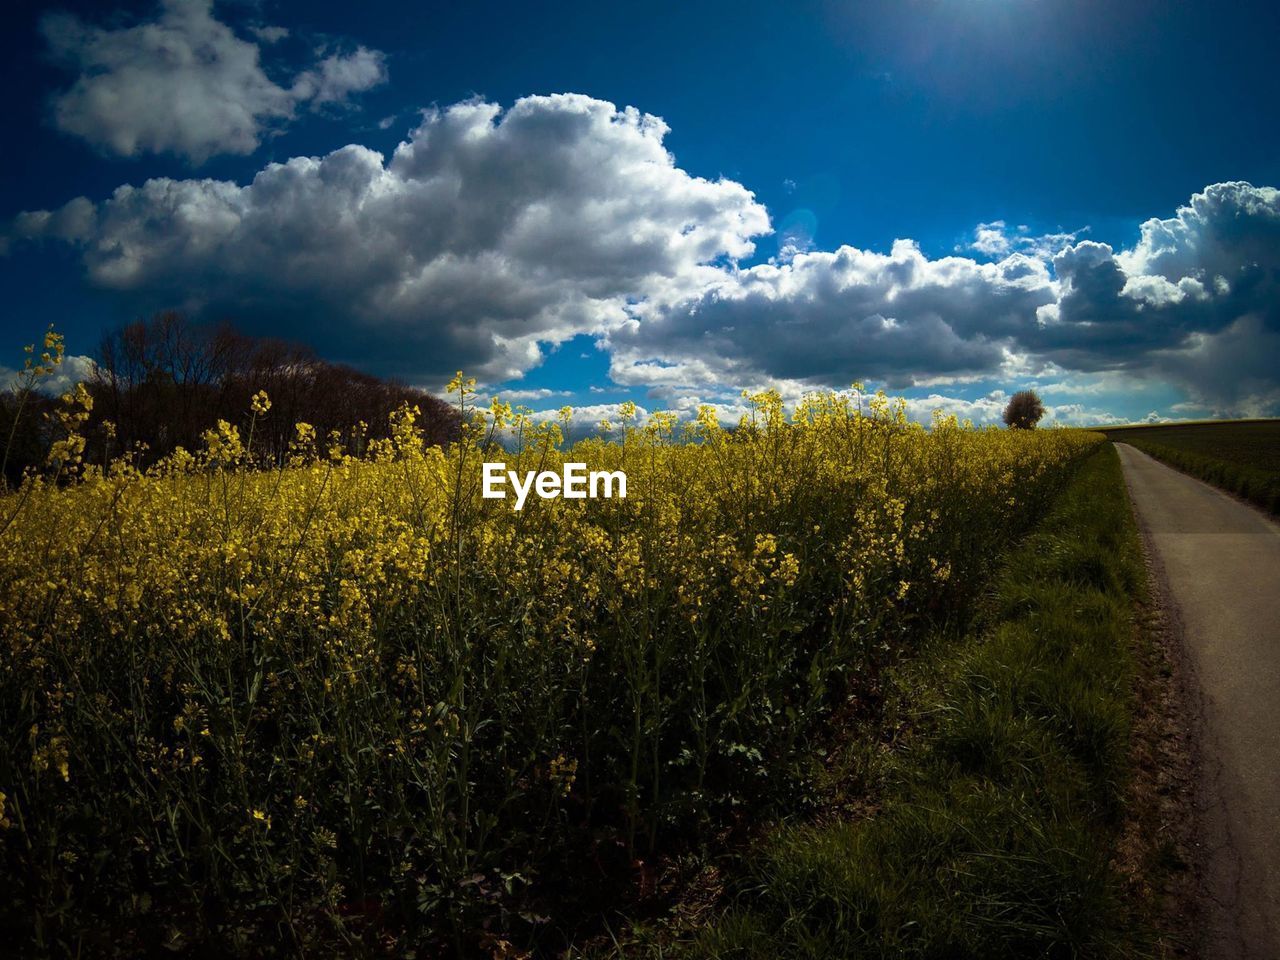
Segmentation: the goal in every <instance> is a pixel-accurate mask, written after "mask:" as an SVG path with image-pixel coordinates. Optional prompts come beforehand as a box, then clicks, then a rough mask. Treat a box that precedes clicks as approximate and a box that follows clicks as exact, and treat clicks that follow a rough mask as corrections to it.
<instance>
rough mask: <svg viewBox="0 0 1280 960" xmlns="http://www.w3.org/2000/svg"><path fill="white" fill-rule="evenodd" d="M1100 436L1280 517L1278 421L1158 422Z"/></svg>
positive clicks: (1279, 429)
mask: <svg viewBox="0 0 1280 960" xmlns="http://www.w3.org/2000/svg"><path fill="white" fill-rule="evenodd" d="M1099 432H1101V433H1105V434H1106V435H1107V438H1108V439H1110V440H1116V441H1119V442H1121V443H1128V444H1131V445H1133V446H1135V447H1137V448H1138V449H1139V450H1142V451H1143V452H1144V453H1147V454H1150V455H1151V456H1153V457H1155V458H1156V459H1157V460H1163V461H1164V462H1165V463H1168V464H1169V465H1170V466H1172V467H1176V468H1177V469H1179V470H1183V471H1185V472H1186V473H1190V474H1191V475H1192V476H1196V477H1199V478H1200V479H1201V480H1204V481H1206V482H1207V483H1212V484H1214V485H1215V486H1218V487H1221V488H1223V489H1224V490H1229V491H1230V492H1231V493H1234V494H1236V495H1237V496H1241V497H1243V498H1245V499H1246V500H1250V501H1252V502H1253V503H1256V504H1257V505H1258V506H1260V507H1262V508H1263V509H1264V510H1268V511H1270V512H1271V513H1280V420H1233V421H1222V422H1217V423H1187V424H1158V425H1154V426H1134V427H1114V428H1110V429H1106V430H1101V431H1099Z"/></svg>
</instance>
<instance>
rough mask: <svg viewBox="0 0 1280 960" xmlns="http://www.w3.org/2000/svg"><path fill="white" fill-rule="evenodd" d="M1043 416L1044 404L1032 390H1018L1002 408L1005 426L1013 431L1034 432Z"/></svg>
mask: <svg viewBox="0 0 1280 960" xmlns="http://www.w3.org/2000/svg"><path fill="white" fill-rule="evenodd" d="M1043 416H1044V404H1043V403H1041V402H1040V398H1039V397H1038V396H1037V395H1036V392H1035V391H1034V390H1019V391H1018V392H1017V393H1015V394H1014V395H1013V396H1012V397H1010V398H1009V405H1008V406H1007V407H1005V408H1004V423H1005V426H1007V427H1010V428H1012V429H1015V430H1034V429H1035V425H1036V424H1037V423H1039V422H1040V418H1041V417H1043Z"/></svg>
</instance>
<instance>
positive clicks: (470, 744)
mask: <svg viewBox="0 0 1280 960" xmlns="http://www.w3.org/2000/svg"><path fill="white" fill-rule="evenodd" d="M455 385H456V386H457V388H458V393H457V394H456V395H455V400H457V401H458V402H461V403H463V404H464V407H465V409H464V414H465V415H466V416H467V418H468V424H469V425H468V427H467V430H466V431H465V433H464V439H463V441H462V442H460V443H458V444H456V445H454V446H452V447H450V448H449V449H448V450H447V451H444V450H441V449H439V448H434V447H427V448H424V447H423V445H422V444H421V443H420V442H419V440H418V438H417V436H416V434H415V430H414V422H413V416H412V413H411V411H406V412H405V413H404V414H403V415H402V416H401V418H400V420H399V423H398V426H397V429H396V431H395V435H394V436H393V437H392V438H391V439H390V440H388V441H385V442H379V443H374V444H371V445H370V449H367V450H362V451H360V455H359V456H355V455H352V454H351V453H350V452H349V451H344V450H342V449H339V448H337V447H334V446H331V445H330V444H327V443H325V442H324V440H323V439H322V438H321V439H318V438H316V437H315V436H314V431H310V430H309V429H308V428H307V427H306V425H299V427H298V430H297V439H296V442H295V444H294V455H293V458H292V462H291V463H290V465H289V466H287V467H286V468H285V469H275V470H254V469H249V468H250V467H251V466H252V464H250V463H249V462H247V461H249V460H251V456H250V454H249V453H248V452H247V451H248V450H251V449H252V434H253V430H254V429H255V426H256V423H257V422H258V421H259V420H260V419H261V418H263V417H268V416H270V404H269V400H268V399H267V398H265V397H259V398H257V399H256V400H255V404H254V406H255V409H254V411H253V412H252V413H250V412H248V411H246V418H245V422H244V424H243V425H242V427H241V429H237V428H236V427H235V426H232V425H229V424H225V423H224V424H220V425H219V426H218V427H217V428H216V429H214V430H211V431H210V432H209V433H208V434H207V435H206V438H205V448H204V449H203V450H200V451H195V452H192V453H185V452H179V453H178V454H176V455H175V456H173V457H171V458H168V459H167V460H165V461H164V462H162V463H161V464H159V465H158V466H155V467H153V468H151V469H149V470H147V471H146V472H144V473H140V472H138V471H137V470H135V469H133V468H131V467H130V466H129V465H128V464H127V462H126V461H124V460H121V461H118V462H116V463H115V464H114V465H110V466H108V467H107V468H106V469H105V470H104V469H102V468H100V467H90V466H86V465H84V464H81V463H80V462H79V451H80V450H81V449H82V448H83V447H82V444H80V443H78V441H77V438H76V435H75V427H76V423H77V421H76V417H75V413H74V410H73V407H74V404H75V403H77V402H81V403H83V400H84V398H83V397H81V398H79V399H77V398H76V397H74V396H73V397H71V398H69V401H68V402H69V404H70V407H69V412H68V413H67V415H66V416H65V417H64V418H63V420H62V424H63V427H64V429H65V430H66V432H67V436H66V437H65V438H64V440H63V441H62V442H60V444H58V445H55V450H54V456H53V463H52V465H51V468H50V469H51V471H52V472H53V473H55V474H58V476H50V477H46V478H44V479H37V480H32V481H29V482H28V483H27V485H26V486H25V487H24V488H23V489H21V490H19V491H15V492H12V493H10V494H7V495H6V496H4V497H3V499H0V631H2V632H0V645H2V646H3V649H4V654H3V656H2V657H0V737H2V738H3V746H2V748H0V797H2V802H3V808H2V809H0V825H2V826H0V888H3V889H5V890H6V891H8V892H9V893H8V894H7V895H6V896H5V897H4V900H3V902H0V926H2V927H3V932H4V934H5V935H6V936H7V937H9V938H10V940H11V942H15V943H25V944H28V945H30V946H31V947H32V948H33V949H40V950H44V951H46V952H49V953H52V954H55V955H70V954H75V953H87V954H100V953H103V952H108V950H109V949H113V950H117V951H119V952H120V953H121V954H123V955H137V954H138V953H139V952H143V951H149V950H158V949H161V948H171V949H174V950H183V949H185V948H187V947H189V946H190V945H192V944H195V943H200V944H217V945H218V946H219V949H220V950H221V951H223V952H224V953H227V954H234V953H244V954H251V955H263V954H264V953H266V952H268V951H269V949H270V947H271V945H272V944H275V945H276V946H277V948H278V949H280V950H284V951H287V952H296V951H297V950H299V949H305V948H309V947H311V948H316V947H319V948H326V947H331V946H333V945H335V944H337V945H339V946H340V947H341V948H342V949H345V950H348V951H352V952H354V951H355V950H357V948H359V949H364V950H369V951H372V952H375V953H377V952H382V953H396V952H403V951H404V950H405V949H406V945H407V944H432V943H439V944H443V945H444V946H445V948H446V949H450V950H456V951H458V952H461V953H471V952H474V951H479V950H480V949H481V947H484V949H485V950H487V951H489V952H492V953H493V955H499V952H500V951H499V948H498V947H495V946H494V945H495V944H497V945H499V946H500V945H502V944H506V943H516V944H520V945H528V944H533V943H563V942H564V941H565V940H566V939H571V936H572V922H573V918H574V917H576V916H579V915H584V914H587V913H590V912H592V911H595V912H597V913H598V912H599V910H600V909H602V908H601V906H600V901H601V900H602V899H607V898H608V897H610V896H613V895H614V894H615V893H616V892H617V890H618V889H619V886H620V885H621V884H625V883H628V882H629V881H630V877H631V875H632V871H633V868H634V864H635V863H636V862H637V860H638V859H640V858H643V857H644V856H647V855H648V854H649V852H650V851H653V850H654V849H656V848H660V847H662V846H663V845H664V844H671V843H675V842H677V841H678V840H679V841H688V839H689V838H695V841H694V842H702V841H704V840H706V839H707V838H710V837H712V836H714V835H715V833H716V831H717V830H718V829H719V825H722V824H724V823H726V822H729V821H730V820H732V819H733V818H734V817H735V816H738V815H739V813H740V812H741V811H743V810H759V809H766V808H768V807H769V805H770V804H775V803H777V802H778V801H779V800H780V799H784V798H786V797H787V796H788V795H789V794H790V793H792V792H793V791H794V790H795V789H796V788H797V784H798V783H800V782H802V781H803V778H804V777H805V775H806V773H805V771H806V769H807V767H806V764H807V763H808V758H809V757H810V755H811V754H812V747H813V744H814V742H815V741H816V740H817V739H818V738H820V737H821V736H822V735H823V727H824V723H823V721H824V720H827V719H828V718H829V717H830V715H831V711H832V709H833V707H835V706H836V705H837V704H840V703H843V702H846V701H847V700H848V697H849V695H850V694H851V693H856V692H857V691H858V690H860V689H863V688H864V687H866V686H867V685H868V684H870V683H871V682H872V681H874V678H875V677H876V676H877V674H878V672H879V671H880V670H881V669H882V668H883V666H884V665H885V664H887V663H889V662H892V661H893V660H895V659H896V658H898V657H900V656H901V655H902V654H903V653H904V652H909V650H910V649H911V647H912V645H913V644H915V643H917V642H919V640H920V638H921V637H923V636H924V635H925V633H926V632H927V631H928V630H930V629H933V628H936V627H937V626H938V625H940V624H944V623H947V622H950V621H955V620H961V619H963V618H964V617H965V616H966V613H967V611H968V609H969V608H970V606H971V605H972V603H973V602H974V600H975V598H976V597H977V596H978V595H979V594H980V592H981V591H982V589H983V586H984V582H985V580H984V578H985V577H986V576H987V575H988V574H989V573H990V570H991V568H992V564H993V562H994V560H995V558H997V557H998V556H999V554H1000V553H1001V551H1002V550H1003V549H1005V548H1006V547H1007V546H1008V545H1009V544H1010V543H1011V542H1012V540H1013V539H1014V538H1015V537H1016V536H1017V535H1018V534H1019V533H1020V532H1022V531H1024V530H1026V529H1027V528H1028V526H1029V525H1030V524H1031V523H1032V522H1033V521H1034V520H1036V519H1037V518H1038V517H1039V516H1041V515H1042V514H1043V513H1044V511H1045V509H1046V505H1047V504H1048V503H1049V502H1050V500H1051V499H1052V498H1053V496H1054V495H1055V494H1056V493H1057V492H1058V491H1059V490H1061V489H1062V487H1063V485H1064V484H1065V482H1066V481H1067V480H1068V478H1069V477H1070V475H1071V473H1072V471H1073V469H1074V466H1075V465H1076V464H1077V463H1078V462H1079V460H1080V458H1081V456H1082V455H1083V454H1084V453H1085V452H1086V451H1088V450H1089V449H1092V448H1094V447H1095V445H1096V444H1097V443H1098V442H1099V441H1100V439H1101V438H1100V437H1099V436H1098V435H1097V434H1090V433H1084V432H1078V431H1065V430H1063V431H1012V430H974V429H967V428H963V427H961V426H960V425H958V424H956V423H955V422H954V421H947V420H939V421H938V422H936V423H935V424H934V426H933V428H932V429H931V430H925V429H923V428H921V427H919V426H918V425H913V424H910V423H908V422H907V420H906V418H905V415H904V413H903V411H902V409H901V408H895V407H893V406H891V405H890V404H889V402H888V401H887V400H885V399H884V398H883V397H879V396H877V397H864V396H862V395H860V394H842V395H833V394H828V395H820V396H815V397H813V398H811V399H810V400H809V401H807V402H806V403H804V404H803V405H801V406H800V408H799V409H797V410H796V411H794V413H793V414H792V415H790V416H787V415H785V414H784V411H783V409H782V406H781V403H780V401H779V400H778V398H777V396H776V395H774V394H770V393H765V394H760V395H757V396H755V397H752V398H749V402H750V404H751V410H752V413H751V414H750V415H749V416H748V417H746V418H744V420H743V422H742V423H741V424H738V425H736V426H735V428H734V429H728V430H727V429H724V428H722V427H721V426H720V425H719V424H717V422H716V419H715V416H714V413H713V412H712V411H710V410H704V411H702V414H701V415H700V416H699V418H698V420H697V422H696V423H695V424H691V425H688V426H678V425H677V424H676V423H675V420H674V418H666V417H663V416H661V415H658V416H655V417H653V418H651V419H650V420H649V422H648V423H646V424H645V425H643V426H638V425H636V424H634V422H633V418H634V410H633V409H632V408H629V407H626V406H625V405H624V409H622V410H620V411H619V418H618V421H617V422H616V423H615V424H613V425H611V431H610V433H609V434H607V436H609V437H612V439H607V440H606V439H591V440H586V441H582V442H580V443H578V444H576V445H575V446H574V447H573V448H572V449H571V450H564V449H562V444H561V441H560V437H561V433H560V429H559V425H558V424H556V423H554V422H551V423H541V424H538V423H533V422H531V421H530V420H528V419H527V418H526V417H521V416H519V415H517V414H513V413H512V412H511V411H510V409H509V408H507V407H505V406H504V405H502V404H498V403H496V402H495V403H494V405H493V406H492V407H491V408H489V409H486V410H483V411H481V412H479V413H477V412H474V411H472V410H471V409H470V406H469V405H470V403H471V402H472V398H471V396H470V395H469V394H468V392H467V384H466V383H465V382H462V381H459V382H458V383H456V384H455ZM496 430H501V431H502V433H503V435H504V436H506V437H507V438H508V441H507V443H508V447H509V449H507V450H503V449H502V448H499V447H496V446H493V445H491V444H492V440H493V437H494V434H495V431H496ZM486 460H505V461H507V462H508V463H509V464H510V465H512V466H513V467H515V466H516V465H517V464H518V465H519V467H520V468H521V469H536V468H547V469H558V467H559V466H560V464H562V463H563V462H565V461H567V460H573V461H581V462H585V463H587V464H588V465H589V466H590V467H591V468H592V469H608V470H624V471H625V472H626V475H627V478H628V490H627V497H626V498H625V499H620V498H613V499H601V500H574V501H565V500H545V501H544V500H535V499H531V500H530V501H529V503H527V504H526V505H525V506H524V509H522V510H520V511H515V510H513V509H512V506H511V503H510V501H503V500H486V499H482V498H481V496H480V489H481V464H482V462H484V461H486ZM95 938H97V939H95ZM502 949H505V947H503V948H502ZM420 955H427V954H420Z"/></svg>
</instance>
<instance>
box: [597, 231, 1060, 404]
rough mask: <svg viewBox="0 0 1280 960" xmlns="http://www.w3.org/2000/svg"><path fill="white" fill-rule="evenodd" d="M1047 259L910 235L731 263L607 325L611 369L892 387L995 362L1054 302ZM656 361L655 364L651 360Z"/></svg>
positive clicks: (644, 374)
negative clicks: (940, 251) (887, 243)
mask: <svg viewBox="0 0 1280 960" xmlns="http://www.w3.org/2000/svg"><path fill="white" fill-rule="evenodd" d="M1054 298H1055V294H1054V290H1053V284H1052V281H1051V278H1050V276H1049V273H1048V270H1047V269H1046V268H1045V266H1044V264H1043V263H1041V262H1039V261H1037V260H1033V259H1030V258H1028V257H1025V256H1023V255H1021V254H1014V255H1012V256H1010V257H1008V258H1007V259H1005V260H1003V261H1001V262H999V263H995V264H985V263H978V262H976V261H974V260H970V259H967V258H963V257H946V258H943V259H941V260H930V259H928V258H927V257H925V256H924V254H923V253H921V251H920V249H919V248H918V247H917V246H916V245H915V244H914V243H911V242H910V241H901V240H900V241H898V242H897V243H895V244H894V246H893V250H892V252H891V253H889V254H887V255H885V254H877V253H872V252H869V251H865V250H858V249H856V248H854V247H841V248H840V249H839V250H836V251H835V252H833V253H809V254H800V255H797V256H795V257H794V258H793V259H791V260H789V261H787V262H784V263H771V264H765V265H762V266H757V267H752V268H750V269H748V270H742V271H734V272H728V273H725V274H724V275H723V276H722V277H721V278H720V280H719V281H718V282H716V283H714V284H712V285H710V286H708V288H707V289H705V290H703V291H701V292H699V293H698V294H697V295H696V296H695V297H692V298H690V299H687V300H683V301H678V302H674V303H665V304H655V305H651V306H649V307H648V308H647V309H645V310H644V311H643V312H642V319H641V320H640V321H639V322H638V323H634V324H630V325H628V326H626V327H623V328H621V329H620V330H618V331H616V332H614V333H611V334H610V335H609V345H610V347H611V348H612V350H613V369H612V373H613V376H614V378H615V379H617V380H620V381H621V382H637V381H639V382H651V381H652V379H654V378H664V377H665V378H667V379H672V378H679V377H680V376H682V375H684V371H685V370H686V369H687V368H688V362H689V361H690V360H696V361H697V362H698V367H697V370H696V371H694V372H696V374H700V375H706V373H707V371H708V369H709V370H710V372H711V373H712V374H713V375H715V376H718V377H720V378H724V379H727V380H732V379H734V378H737V379H744V380H745V379H756V378H758V377H760V376H765V377H777V378H784V379H795V380H805V381H810V382H814V383H843V382H848V381H849V380H852V379H854V378H855V377H856V378H864V379H877V380H883V381H886V382H888V383H889V384H891V385H893V386H902V385H907V384H910V383H913V382H917V381H924V380H932V379H937V378H939V377H972V376H977V375H982V374H987V373H990V372H991V371H994V370H997V369H999V367H1000V365H1001V364H1002V362H1003V361H1004V359H1005V346H1006V344H1007V343H1008V341H1009V340H1010V338H1013V337H1017V336H1019V335H1020V334H1022V333H1023V332H1024V331H1025V330H1026V329H1027V328H1028V327H1029V326H1031V325H1034V323H1035V317H1036V310H1037V309H1038V308H1039V307H1041V306H1044V305H1046V304H1049V303H1052V302H1053V300H1054ZM655 361H656V362H655Z"/></svg>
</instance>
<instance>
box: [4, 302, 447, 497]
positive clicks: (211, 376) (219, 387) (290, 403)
mask: <svg viewBox="0 0 1280 960" xmlns="http://www.w3.org/2000/svg"><path fill="white" fill-rule="evenodd" d="M93 360H94V365H93V368H92V370H91V371H90V373H89V375H88V377H87V379H86V380H85V381H84V383H85V387H86V389H87V391H88V394H89V396H90V397H91V399H92V409H91V411H90V415H89V418H88V421H87V423H86V424H85V427H84V434H85V437H86V440H87V443H88V446H87V449H86V451H85V459H86V460H87V461H90V462H93V461H97V462H101V461H102V459H105V458H107V457H109V456H113V455H116V454H119V453H121V452H124V453H127V454H129V455H131V456H133V457H134V458H135V460H136V462H138V463H139V464H140V465H146V464H148V463H153V462H155V461H156V460H157V459H159V458H160V457H163V456H165V455H167V454H169V453H172V452H173V451H174V450H175V449H176V448H177V447H184V448H186V449H187V450H196V449H199V447H200V445H201V443H202V440H201V436H202V434H203V433H204V432H205V431H206V430H208V429H209V428H211V427H213V426H214V425H215V424H216V423H217V421H218V420H226V421H227V422H228V423H231V424H236V425H241V426H243V424H244V423H245V421H246V420H247V419H248V417H249V415H250V406H251V403H252V398H253V396H254V394H256V393H257V392H258V391H260V390H265V391H266V392H267V394H268V395H269V396H270V398H271V407H270V410H269V411H267V412H266V413H265V414H262V415H260V416H258V417H257V420H256V422H255V425H254V431H253V450H252V453H253V454H254V455H255V456H256V457H258V458H259V459H260V460H263V461H267V462H275V463H282V462H283V461H284V459H285V457H286V456H287V452H288V448H289V442H290V440H292V439H293V437H294V425H295V424H296V423H308V424H310V425H311V426H312V427H314V428H315V434H316V436H317V437H320V438H326V437H328V436H330V435H331V434H333V433H335V432H336V434H337V436H338V438H339V442H340V443H341V444H342V445H343V446H344V447H345V448H346V449H349V450H352V451H353V452H357V453H358V452H360V451H361V448H362V447H363V445H364V444H366V443H367V442H368V441H369V440H372V439H376V438H379V437H385V436H388V435H389V432H390V419H391V414H392V413H393V412H394V411H396V410H397V409H399V408H400V407H401V406H402V405H404V404H409V405H410V406H416V407H418V409H419V410H420V411H421V415H420V416H419V417H418V426H419V427H421V429H422V432H423V439H424V442H426V443H428V444H445V443H448V442H450V441H452V440H453V439H455V438H456V436H457V433H458V416H457V412H456V411H455V410H454V409H453V408H452V407H451V406H449V405H448V404H447V403H445V402H444V401H442V400H440V399H439V398H437V397H434V396H432V395H431V394H429V393H428V392H427V391H425V390H422V389H419V388H417V387H411V386H408V385H406V384H404V383H401V382H398V381H395V380H386V379H382V378H379V377H375V376H372V375H370V374H367V373H362V372H360V371H358V370H355V369H353V368H352V367H349V366H345V365H343V364H337V363H331V362H329V361H326V360H323V359H321V358H320V357H319V356H317V355H316V353H315V351H314V350H313V349H311V348H310V347H308V346H306V345H304V344H300V343H296V342H291V341H286V340H281V339H277V338H272V337H255V336H250V335H248V334H246V333H243V332H241V331H240V330H237V329H236V328H235V327H233V326H232V325H230V324H228V323H223V324H217V325H208V324H199V323H195V322H192V321H191V320H189V319H188V318H187V317H185V316H184V315H183V314H181V313H177V312H175V311H167V312H164V313H160V314H157V315H155V316H154V317H152V318H150V319H145V320H138V321H135V322H133V323H130V324H128V325H126V326H124V327H122V328H120V329H119V330H117V331H115V332H113V333H111V334H108V335H107V336H106V337H104V338H103V340H102V342H101V344H100V345H99V347H98V350H97V353H96V355H95V356H94V357H93ZM57 403H58V398H57V397H51V396H46V395H44V394H43V393H28V395H26V396H25V397H24V396H23V395H22V391H21V390H19V389H17V388H15V387H13V386H11V387H10V388H9V389H7V390H5V391H4V392H3V393H0V443H4V442H6V440H8V446H7V449H8V457H7V461H6V464H5V481H6V482H7V483H8V484H9V485H10V486H12V485H14V484H16V483H17V482H19V481H20V479H21V477H22V475H23V472H24V471H25V470H26V469H27V468H29V467H35V468H38V467H39V466H40V465H41V464H42V463H43V462H44V459H45V456H46V453H47V451H48V449H49V447H50V444H51V443H52V442H53V435H54V427H53V425H52V421H53V418H52V417H51V414H52V413H53V411H54V409H55V407H56V405H57Z"/></svg>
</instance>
